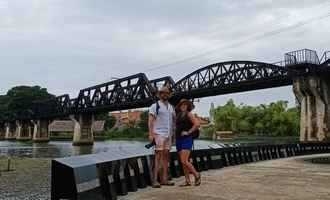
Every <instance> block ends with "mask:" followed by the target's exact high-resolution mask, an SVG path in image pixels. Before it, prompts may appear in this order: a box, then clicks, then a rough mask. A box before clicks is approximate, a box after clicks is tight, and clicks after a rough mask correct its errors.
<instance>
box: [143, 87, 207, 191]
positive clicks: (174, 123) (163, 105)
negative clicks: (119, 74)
mask: <svg viewBox="0 0 330 200" xmlns="http://www.w3.org/2000/svg"><path fill="white" fill-rule="evenodd" d="M157 95H158V98H159V101H157V102H156V103H154V104H153V105H152V106H151V107H150V109H149V140H150V141H151V142H154V143H155V144H156V145H155V161H154V169H153V182H152V186H153V187H154V188H160V187H161V185H167V186H173V185H174V183H173V182H170V181H169V180H168V166H169V159H170V158H169V157H170V149H171V146H172V141H173V139H174V138H175V140H176V141H175V142H176V149H177V152H178V154H179V158H180V162H181V164H182V167H183V171H184V174H185V180H186V181H185V183H184V184H182V185H180V186H183V187H184V186H191V185H192V183H191V181H190V173H192V174H193V175H194V177H195V185H196V186H198V185H200V184H201V175H200V174H199V173H198V172H197V171H196V169H195V168H194V166H193V165H192V164H191V162H190V153H191V150H192V146H193V137H192V133H193V132H194V131H196V130H198V129H199V122H198V121H197V119H196V118H195V116H194V115H193V114H192V113H191V111H192V110H193V109H194V105H193V103H192V102H191V101H189V100H187V99H181V101H180V102H179V103H178V104H177V106H176V107H175V109H174V107H173V106H172V105H171V104H170V103H169V102H168V100H169V98H170V96H171V92H170V90H169V88H167V87H162V88H161V89H160V90H159V91H158V94H157ZM173 136H175V137H173ZM161 165H162V166H163V167H162V168H161ZM160 169H162V173H161V174H162V176H161V177H160V183H158V181H157V180H158V179H157V177H158V174H159V172H160Z"/></svg>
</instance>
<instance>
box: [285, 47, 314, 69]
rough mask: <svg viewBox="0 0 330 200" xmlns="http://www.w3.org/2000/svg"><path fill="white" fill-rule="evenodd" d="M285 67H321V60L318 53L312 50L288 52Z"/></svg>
mask: <svg viewBox="0 0 330 200" xmlns="http://www.w3.org/2000/svg"><path fill="white" fill-rule="evenodd" d="M284 57H285V66H290V65H297V64H315V65H319V64H320V60H319V57H318V55H317V52H316V51H314V50H310V49H302V50H297V51H292V52H288V53H286V54H285V56H284Z"/></svg>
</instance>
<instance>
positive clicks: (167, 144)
mask: <svg viewBox="0 0 330 200" xmlns="http://www.w3.org/2000/svg"><path fill="white" fill-rule="evenodd" d="M155 142H156V147H155V150H156V151H163V150H170V149H171V145H172V144H171V137H166V136H162V135H158V134H156V135H155Z"/></svg>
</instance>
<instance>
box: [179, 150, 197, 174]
mask: <svg viewBox="0 0 330 200" xmlns="http://www.w3.org/2000/svg"><path fill="white" fill-rule="evenodd" d="M190 152H191V151H190V150H187V149H184V150H182V151H181V153H182V155H183V160H184V163H183V164H184V165H185V166H186V168H187V170H188V172H191V173H192V174H193V175H194V176H195V178H197V177H198V176H199V173H198V172H197V171H196V169H195V167H194V166H193V165H192V164H191V162H190V161H189V157H190Z"/></svg>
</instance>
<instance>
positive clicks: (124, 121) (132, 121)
mask: <svg viewBox="0 0 330 200" xmlns="http://www.w3.org/2000/svg"><path fill="white" fill-rule="evenodd" d="M143 112H144V111H141V110H135V111H132V110H128V111H124V112H123V111H122V112H112V113H110V115H112V116H114V117H115V118H116V125H115V126H116V127H121V126H124V125H125V126H135V125H136V124H137V123H138V122H139V121H140V120H141V114H142V113H143Z"/></svg>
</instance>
